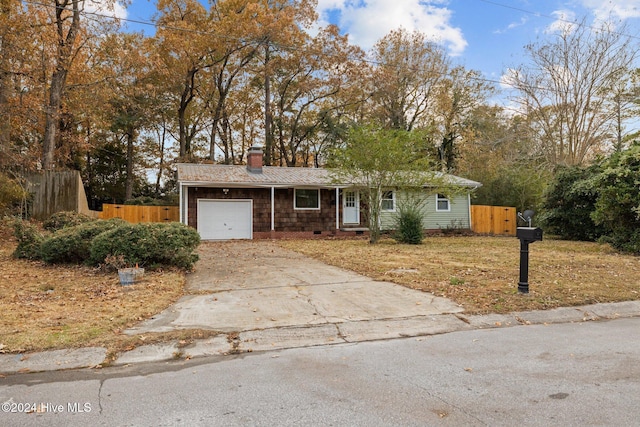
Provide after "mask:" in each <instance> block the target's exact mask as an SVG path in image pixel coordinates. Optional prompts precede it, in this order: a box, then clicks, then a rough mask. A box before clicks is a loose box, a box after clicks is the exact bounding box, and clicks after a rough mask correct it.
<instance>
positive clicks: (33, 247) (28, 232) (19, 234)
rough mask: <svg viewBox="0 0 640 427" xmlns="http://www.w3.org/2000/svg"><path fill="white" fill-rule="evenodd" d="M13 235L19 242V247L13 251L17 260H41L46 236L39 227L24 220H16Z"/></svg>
mask: <svg viewBox="0 0 640 427" xmlns="http://www.w3.org/2000/svg"><path fill="white" fill-rule="evenodd" d="M13 233H14V235H15V237H16V239H17V240H18V246H17V247H16V250H15V251H13V256H14V257H15V258H26V259H39V258H40V245H42V242H43V241H44V235H43V234H42V233H41V232H40V230H39V229H38V227H36V226H35V225H34V224H31V223H29V222H26V221H23V220H16V221H14V223H13Z"/></svg>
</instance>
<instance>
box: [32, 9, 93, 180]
mask: <svg viewBox="0 0 640 427" xmlns="http://www.w3.org/2000/svg"><path fill="white" fill-rule="evenodd" d="M69 2H71V5H72V19H71V24H70V25H69V29H68V31H67V34H66V36H65V34H64V25H65V23H66V22H67V20H68V16H65V13H64V12H66V11H67V9H66V7H67V6H68V5H69ZM81 3H83V1H82V0H56V22H55V23H56V27H57V34H58V49H57V52H56V69H55V71H54V72H53V75H52V76H51V87H50V88H49V104H48V105H47V107H46V117H45V125H44V138H43V141H42V168H43V169H44V170H51V169H53V168H54V166H55V149H56V133H57V128H58V124H59V120H60V106H61V105H62V93H63V92H64V87H65V84H66V81H67V73H68V71H69V66H70V65H71V59H72V50H73V45H74V43H75V40H76V34H77V33H78V29H79V28H80V9H81V8H80V4H81Z"/></svg>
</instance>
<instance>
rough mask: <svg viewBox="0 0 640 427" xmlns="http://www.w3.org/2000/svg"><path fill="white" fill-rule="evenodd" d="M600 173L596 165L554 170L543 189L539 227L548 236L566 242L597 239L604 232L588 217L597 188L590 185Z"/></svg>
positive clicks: (590, 214) (592, 210) (597, 192)
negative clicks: (553, 176)
mask: <svg viewBox="0 0 640 427" xmlns="http://www.w3.org/2000/svg"><path fill="white" fill-rule="evenodd" d="M601 172H602V166H601V165H600V164H599V163H596V164H593V165H591V166H589V167H586V168H585V167H580V166H571V167H564V168H561V169H559V170H558V171H557V173H556V176H555V178H554V180H553V182H552V183H551V184H550V185H549V187H548V188H547V191H546V193H545V201H544V204H543V212H542V214H541V215H540V216H539V217H538V221H539V223H540V225H541V226H542V227H543V228H544V229H545V232H547V233H549V234H555V235H557V236H558V237H560V238H561V239H566V240H585V241H594V240H597V239H598V238H599V237H600V236H602V235H603V233H604V232H605V229H604V227H602V226H601V225H598V224H596V223H595V222H594V221H593V219H592V214H593V212H594V211H595V209H596V202H597V200H598V198H599V192H600V187H599V185H598V184H597V183H596V182H594V180H596V179H597V177H598V176H599V174H600V173H601Z"/></svg>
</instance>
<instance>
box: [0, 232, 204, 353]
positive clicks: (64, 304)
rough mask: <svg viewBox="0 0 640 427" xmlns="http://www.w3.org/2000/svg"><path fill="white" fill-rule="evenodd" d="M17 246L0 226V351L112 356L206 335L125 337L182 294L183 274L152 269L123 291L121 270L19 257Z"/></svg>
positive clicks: (198, 333)
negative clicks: (101, 350) (94, 350)
mask: <svg viewBox="0 0 640 427" xmlns="http://www.w3.org/2000/svg"><path fill="white" fill-rule="evenodd" d="M15 248H16V241H15V239H14V238H13V236H12V233H11V231H10V230H9V229H8V228H7V227H0V353H5V352H11V353H17V352H28V351H40V350H48V349H60V348H74V347H84V346H103V347H106V348H107V349H108V352H109V354H110V355H113V354H115V353H116V352H118V351H122V350H126V349H131V348H134V347H136V346H138V345H141V344H148V343H151V342H157V341H165V340H168V339H178V340H185V341H186V340H190V339H192V338H202V337H204V336H205V335H207V334H208V332H206V331H178V332H175V333H167V334H147V335H145V336H128V335H125V334H123V333H122V331H123V330H124V329H126V328H128V327H131V326H133V325H135V324H137V323H138V322H140V321H141V320H144V319H147V318H149V317H151V316H154V315H155V314H157V313H159V312H161V311H162V310H164V309H165V308H167V307H168V306H169V305H171V304H172V303H174V302H175V301H177V300H178V298H180V297H181V296H182V295H184V282H185V276H184V272H182V271H180V270H175V269H173V270H165V271H148V272H146V274H145V276H144V278H143V279H142V280H141V281H140V282H137V283H136V284H134V285H131V286H122V285H120V281H119V279H118V274H117V273H116V272H108V273H107V272H103V271H101V270H99V269H96V268H91V267H86V266H77V265H47V264H45V263H43V262H40V261H28V260H23V259H15V258H13V257H12V256H11V254H12V253H13V251H14V250H15Z"/></svg>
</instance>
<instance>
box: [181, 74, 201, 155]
mask: <svg viewBox="0 0 640 427" xmlns="http://www.w3.org/2000/svg"><path fill="white" fill-rule="evenodd" d="M197 72H198V69H197V68H191V69H190V70H189V72H188V73H187V77H186V79H185V84H184V89H183V91H182V96H181V97H180V107H179V108H178V127H179V139H180V157H181V158H184V157H187V156H190V155H191V138H190V137H189V136H188V129H187V108H188V107H189V104H190V103H191V101H192V100H193V97H194V96H195V88H194V85H195V78H196V73H197Z"/></svg>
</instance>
